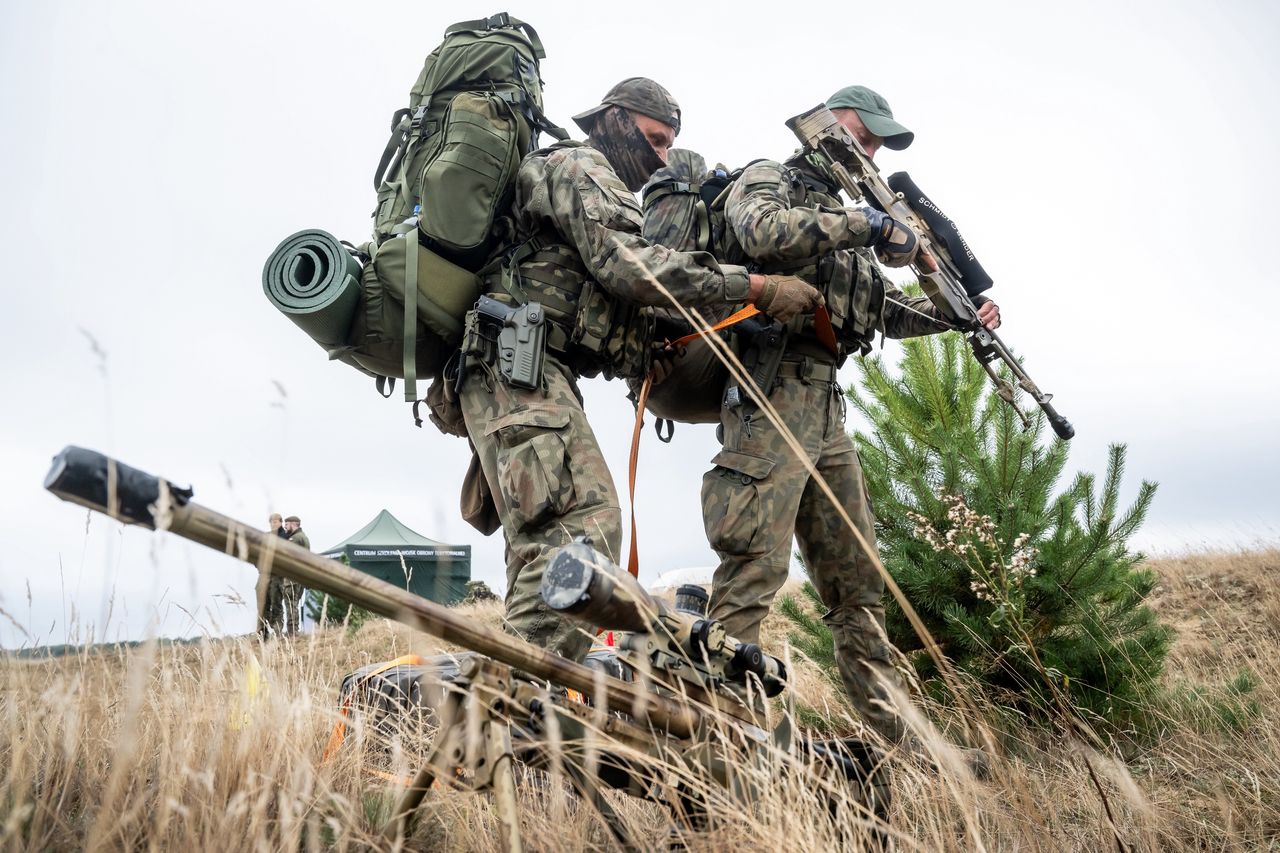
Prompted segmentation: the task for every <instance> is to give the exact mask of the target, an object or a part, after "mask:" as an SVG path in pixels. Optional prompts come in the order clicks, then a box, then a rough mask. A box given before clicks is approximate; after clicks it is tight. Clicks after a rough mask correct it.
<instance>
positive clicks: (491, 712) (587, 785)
mask: <svg viewBox="0 0 1280 853" xmlns="http://www.w3.org/2000/svg"><path fill="white" fill-rule="evenodd" d="M540 692H542V691H539V690H538V688H536V687H535V686H534V685H532V684H529V683H527V682H521V681H517V680H515V679H514V678H513V677H512V671H511V668H510V667H508V666H506V665H504V664H501V663H498V662H497V661H494V660H490V659H489V658H483V657H478V656H477V657H470V658H465V659H463V660H462V662H461V665H460V672H459V676H458V678H456V679H454V680H453V681H452V682H451V683H450V685H449V689H448V690H447V692H446V694H445V699H444V702H443V705H442V706H441V708H440V710H439V717H440V728H439V729H438V731H437V732H436V735H435V741H434V743H433V744H432V747H431V751H430V752H429V753H428V756H427V760H426V763H425V764H424V765H423V767H422V769H421V770H420V771H418V774H417V776H416V777H415V778H414V780H413V782H412V783H411V784H410V785H409V787H408V788H407V789H406V790H405V792H404V794H403V795H402V796H401V798H400V801H399V803H398V804H397V805H396V808H395V811H394V812H393V813H392V815H391V818H390V820H388V821H387V824H386V826H384V827H383V830H382V832H383V835H384V836H385V837H386V838H387V840H388V841H392V842H395V841H396V840H397V839H399V840H401V841H403V840H404V839H407V838H408V837H409V836H410V834H411V833H412V831H413V826H414V822H415V817H416V814H417V811H418V809H419V807H420V806H421V805H422V801H423V798H424V797H425V796H426V793H427V791H428V790H430V789H431V787H432V786H433V784H434V783H436V782H437V781H439V782H440V783H441V785H450V786H452V787H456V788H461V789H464V790H470V791H474V792H484V791H492V792H493V801H494V808H495V811H496V812H497V815H498V821H499V824H500V826H501V828H502V849H503V850H506V851H510V853H520V851H521V850H523V844H522V843H521V839H520V819H519V812H518V805H517V802H516V788H515V773H514V766H515V762H516V753H515V750H514V749H513V747H512V727H513V725H519V723H516V722H515V720H513V718H516V719H518V720H520V721H521V723H524V724H526V727H525V728H521V729H519V734H520V740H521V743H522V745H523V746H522V749H521V763H522V764H526V765H527V766H546V765H549V764H552V763H553V762H552V761H551V760H549V759H548V756H547V749H546V747H545V746H544V745H543V744H535V743H533V742H532V739H531V736H532V735H534V734H536V733H537V731H536V730H537V728H538V726H536V723H535V721H536V719H537V718H538V717H540V716H543V715H545V714H548V713H550V714H555V713H556V712H557V710H558V711H562V712H564V713H563V714H557V722H560V723H565V722H567V723H569V725H568V728H570V729H571V730H572V733H574V734H577V733H579V725H575V724H574V722H575V721H573V720H572V718H573V717H576V716H580V715H581V712H574V711H572V710H570V709H567V708H563V707H561V706H559V705H557V707H556V708H554V709H549V708H547V707H546V703H545V702H543V701H541V700H539V699H538V698H537V694H538V693H540ZM582 708H583V710H584V711H589V709H587V707H586V706H582ZM561 716H567V717H568V718H570V719H560V717H561ZM609 728H612V726H609ZM565 734H566V735H568V734H570V732H566V733H565ZM552 748H554V747H552ZM558 763H559V766H560V769H561V770H562V771H563V772H564V775H565V776H566V777H567V779H568V781H569V783H570V785H571V786H572V787H573V789H574V791H575V793H577V794H578V796H579V797H581V798H582V799H583V800H584V801H586V802H588V803H590V805H591V806H592V808H594V809H595V811H596V813H597V814H598V815H599V816H600V818H601V820H602V821H603V822H604V824H605V825H606V826H607V827H608V828H609V831H610V833H611V834H612V835H613V837H614V839H615V840H616V841H617V842H618V843H619V844H620V845H621V846H622V847H623V848H624V849H626V850H638V849H640V848H639V846H638V845H637V844H636V842H635V841H634V839H633V838H632V837H631V834H630V833H629V832H628V831H627V829H626V827H625V825H624V824H623V823H622V820H621V818H620V817H619V816H618V814H617V813H616V812H615V811H614V809H613V806H612V805H610V803H609V801H608V800H607V799H606V798H605V797H604V795H603V793H602V792H601V790H600V787H599V784H593V783H592V780H591V778H590V777H589V775H588V773H587V772H586V771H584V770H583V768H581V767H578V766H576V765H575V764H574V763H572V762H570V761H562V762H558ZM595 781H596V783H599V781H600V780H595Z"/></svg>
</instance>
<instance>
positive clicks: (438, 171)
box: [263, 13, 567, 401]
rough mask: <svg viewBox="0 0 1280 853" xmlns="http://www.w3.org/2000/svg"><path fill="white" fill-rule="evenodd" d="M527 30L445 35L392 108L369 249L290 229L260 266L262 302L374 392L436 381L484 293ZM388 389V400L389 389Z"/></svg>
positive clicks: (520, 128)
mask: <svg viewBox="0 0 1280 853" xmlns="http://www.w3.org/2000/svg"><path fill="white" fill-rule="evenodd" d="M544 56H545V53H544V51H543V49H542V42H541V41H540V40H539V38H538V34H537V33H536V32H535V31H534V29H533V28H532V27H530V26H529V25H528V24H526V23H524V22H523V21H519V20H517V19H515V18H512V17H511V16H509V15H507V14H506V13H501V14H498V15H494V16H492V17H490V18H485V19H482V20H477V21H464V22H462V23H459V24H454V25H453V26H451V27H449V28H448V29H447V30H445V37H444V41H443V42H442V43H441V44H440V46H439V47H437V48H436V49H435V50H433V51H432V52H431V54H430V55H429V56H428V57H427V59H426V62H425V63H424V65H423V68H422V72H421V73H420V74H419V75H418V79H417V80H416V81H415V82H414V84H413V88H412V89H411V90H410V92H409V107H408V108H406V109H402V110H398V111H396V113H395V115H394V116H393V118H392V135H391V139H390V141H389V142H388V143H387V146H386V148H385V149H384V151H383V154H382V158H381V160H380V161H379V162H378V169H377V172H376V173H375V175H374V188H375V189H376V190H377V192H378V206H377V208H376V209H375V210H374V213H373V220H374V223H373V240H372V241H371V242H369V243H366V244H364V245H362V246H360V247H358V248H357V247H354V246H351V245H350V244H344V243H342V242H340V241H338V240H336V239H335V238H333V237H332V236H330V235H329V234H326V233H325V232H322V231H305V232H299V233H298V234H295V235H293V236H292V237H290V238H288V239H287V240H285V241H284V242H283V243H281V244H280V246H279V247H278V248H277V249H276V251H275V252H274V253H273V254H272V255H271V257H270V258H268V260H267V264H266V266H265V267H264V269H263V289H264V291H265V292H266V294H267V297H268V298H269V299H270V300H271V301H272V303H273V304H275V305H276V307H277V308H279V309H280V310H281V311H282V312H283V313H285V314H286V315H287V316H288V317H289V318H290V319H291V320H293V322H294V323H295V324H297V325H298V326H299V327H301V328H302V329H303V331H305V332H306V333H307V334H308V335H310V336H311V338H312V339H313V340H315V341H316V342H317V343H319V344H320V345H321V346H322V347H324V349H325V350H326V351H327V352H328V354H329V357H330V358H331V359H336V360H340V361H343V362H345V363H347V364H350V365H351V366H353V367H355V368H356V369H358V370H360V371H362V372H364V373H367V374H369V375H371V376H375V377H377V378H378V388H379V390H380V391H381V390H382V389H383V388H384V387H385V386H386V384H387V380H388V379H389V380H391V384H392V385H394V380H395V379H396V378H403V379H404V391H405V399H406V400H410V401H412V400H416V399H417V377H418V376H419V375H422V376H427V375H432V374H434V373H436V372H438V371H439V370H440V369H441V368H442V367H443V365H444V361H445V359H447V358H448V356H449V354H450V353H451V352H452V351H453V349H454V348H455V347H456V346H457V344H458V342H459V341H460V339H461V337H462V319H463V315H464V314H465V313H466V312H467V310H468V309H470V308H471V306H472V305H474V304H475V301H476V299H477V298H478V297H479V295H480V278H479V276H478V275H477V273H478V272H479V271H480V269H481V268H482V267H483V266H484V264H485V263H486V261H487V260H488V259H489V258H490V257H491V256H492V255H493V254H494V253H495V250H496V249H497V248H499V247H500V246H501V245H503V243H504V241H506V240H507V239H508V238H509V237H510V236H511V232H512V230H513V226H512V221H511V215H510V214H511V199H512V195H513V193H514V188H515V174H516V169H517V168H518V167H519V165H520V161H521V159H522V158H523V157H524V155H525V154H527V153H529V152H530V151H532V150H534V149H535V148H536V147H537V142H538V134H539V132H542V131H545V132H548V133H551V134H552V135H554V136H556V137H558V138H565V137H566V136H567V134H566V133H565V132H564V130H562V129H561V128H558V127H553V126H552V125H551V124H550V123H549V122H548V121H547V119H546V117H545V116H544V115H543V113H542V80H541V79H540V77H539V73H538V60H540V59H542V58H543V57H544ZM386 393H390V392H386Z"/></svg>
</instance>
